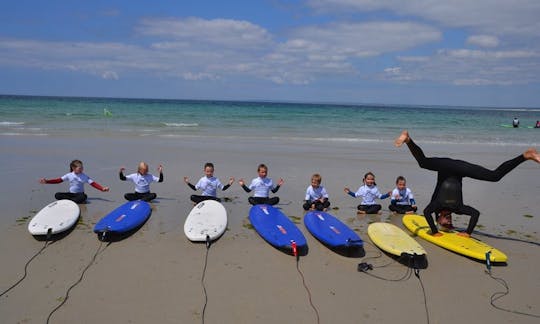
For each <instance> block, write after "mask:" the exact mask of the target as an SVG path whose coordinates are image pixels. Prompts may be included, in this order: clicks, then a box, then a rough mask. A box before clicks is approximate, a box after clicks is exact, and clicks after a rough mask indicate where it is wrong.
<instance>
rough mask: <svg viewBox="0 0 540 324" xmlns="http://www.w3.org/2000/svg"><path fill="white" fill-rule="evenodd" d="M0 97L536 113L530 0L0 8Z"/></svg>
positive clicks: (535, 41) (203, 1) (536, 53)
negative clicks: (253, 102)
mask: <svg viewBox="0 0 540 324" xmlns="http://www.w3.org/2000/svg"><path fill="white" fill-rule="evenodd" d="M0 94H15V95H47V96H88V97H121V98H163V99H210V100H246V101H250V100H257V101H258V100H263V101H290V102H331V103H355V104H371V103H376V104H405V105H450V106H486V107H518V108H519V107H533V108H538V107H540V1H538V0H513V1H507V0H474V1H471V0H445V1H440V0H407V1H402V0H238V1H235V0H230V1H224V0H219V1H218V0H196V1H189V0H181V1H180V0H163V1H158V0H154V1H146V0H138V1H129V0H109V1H102V0H93V1H79V0H65V1H56V0H48V1H41V0H35V1H28V0H18V1H10V0H6V1H2V2H1V3H0Z"/></svg>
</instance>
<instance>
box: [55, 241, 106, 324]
mask: <svg viewBox="0 0 540 324" xmlns="http://www.w3.org/2000/svg"><path fill="white" fill-rule="evenodd" d="M102 245H103V241H100V243H99V246H98V248H97V250H96V253H94V256H93V257H92V260H90V262H89V263H88V265H87V266H86V267H85V268H84V270H83V272H82V273H81V276H80V278H79V280H77V281H76V282H75V283H74V284H73V285H71V286H70V287H69V288H68V290H67V291H66V295H65V296H64V300H62V302H61V303H60V305H58V306H56V307H55V308H54V309H53V310H52V311H51V312H50V313H49V316H47V324H49V320H50V319H51V316H52V315H53V314H54V313H55V312H56V311H57V310H58V309H60V307H62V306H63V305H64V304H65V303H66V302H67V300H68V298H69V292H70V291H71V289H73V288H74V287H75V286H77V285H78V284H79V283H80V282H81V281H82V279H83V277H84V274H85V272H86V271H87V270H88V269H89V268H90V266H91V265H92V264H94V262H95V261H96V258H97V256H98V255H99V254H100V253H102V252H103V251H105V249H106V248H107V246H109V245H110V243H109V244H107V245H106V246H105V248H103V250H101V251H100V249H101V246H102Z"/></svg>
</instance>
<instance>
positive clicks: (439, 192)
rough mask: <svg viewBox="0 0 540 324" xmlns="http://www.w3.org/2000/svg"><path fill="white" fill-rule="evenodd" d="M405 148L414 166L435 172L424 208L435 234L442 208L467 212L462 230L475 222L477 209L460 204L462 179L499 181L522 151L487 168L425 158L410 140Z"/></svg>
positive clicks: (522, 159)
mask: <svg viewBox="0 0 540 324" xmlns="http://www.w3.org/2000/svg"><path fill="white" fill-rule="evenodd" d="M407 146H408V147H409V150H410V151H411V153H412V155H413V156H414V158H415V159H416V161H417V162H418V165H419V166H420V167H421V168H423V169H427V170H432V171H437V172H438V173H437V185H436V186H435V190H434V192H433V196H432V197H431V202H430V203H429V205H427V207H426V208H425V209H424V216H425V217H426V220H427V222H428V223H429V227H430V228H431V232H432V234H435V233H437V226H436V225H435V219H434V218H433V217H432V215H431V214H432V213H435V217H436V216H437V214H438V213H439V212H440V211H442V210H447V211H450V212H453V213H456V214H459V215H469V216H471V220H470V222H469V226H468V227H467V230H466V232H467V233H468V234H471V233H472V231H473V230H474V227H475V226H476V223H477V222H478V217H479V216H480V212H479V211H478V210H476V209H474V208H473V207H471V206H467V205H464V204H463V192H462V179H463V178H465V177H469V178H472V179H477V180H484V181H492V182H496V181H499V180H500V179H501V178H502V177H504V176H505V175H506V174H507V173H508V172H510V171H512V170H513V169H514V168H516V167H517V166H518V165H520V164H521V163H523V162H525V157H524V156H523V154H520V155H519V156H517V157H515V158H513V159H511V160H508V161H506V162H503V163H502V164H501V165H499V167H497V169H495V170H489V169H486V168H484V167H482V166H479V165H476V164H472V163H469V162H466V161H461V160H453V159H450V158H436V157H430V158H427V157H426V156H425V155H424V152H423V151H422V149H421V148H420V147H419V146H417V145H416V144H415V143H414V142H413V140H412V139H410V140H409V142H408V143H407Z"/></svg>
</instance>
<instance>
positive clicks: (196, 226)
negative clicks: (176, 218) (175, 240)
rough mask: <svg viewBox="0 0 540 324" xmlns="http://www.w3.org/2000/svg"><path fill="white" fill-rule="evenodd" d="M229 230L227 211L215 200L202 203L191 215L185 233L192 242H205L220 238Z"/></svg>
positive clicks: (185, 225)
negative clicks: (207, 238) (208, 239)
mask: <svg viewBox="0 0 540 324" xmlns="http://www.w3.org/2000/svg"><path fill="white" fill-rule="evenodd" d="M226 229H227V211H226V210H225V207H223V205H222V204H221V203H219V202H217V201H215V200H205V201H201V202H200V203H198V204H197V205H195V207H193V209H192V210H191V212H190V213H189V215H188V217H187V218H186V222H185V223H184V233H185V234H186V236H187V238H188V239H189V240H190V241H196V242H205V241H206V236H207V235H208V236H209V238H210V240H215V239H217V238H218V237H220V236H221V235H222V234H223V233H224V232H225V230H226Z"/></svg>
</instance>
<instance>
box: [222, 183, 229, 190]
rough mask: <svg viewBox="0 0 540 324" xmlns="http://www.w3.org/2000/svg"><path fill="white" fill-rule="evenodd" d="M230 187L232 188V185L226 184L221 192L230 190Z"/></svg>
mask: <svg viewBox="0 0 540 324" xmlns="http://www.w3.org/2000/svg"><path fill="white" fill-rule="evenodd" d="M230 187H231V185H230V184H226V185H224V186H223V189H221V190H223V191H225V190H227V189H229V188H230Z"/></svg>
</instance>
